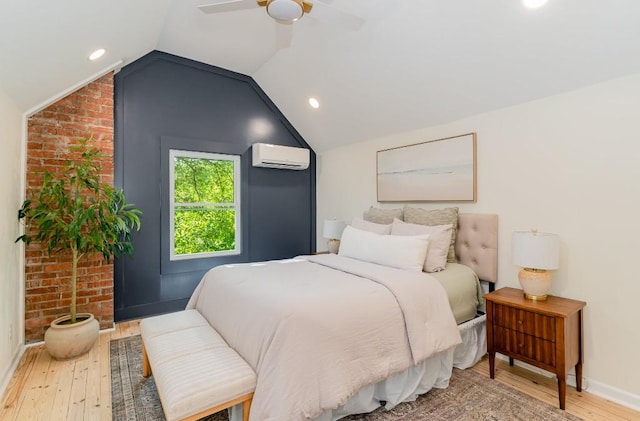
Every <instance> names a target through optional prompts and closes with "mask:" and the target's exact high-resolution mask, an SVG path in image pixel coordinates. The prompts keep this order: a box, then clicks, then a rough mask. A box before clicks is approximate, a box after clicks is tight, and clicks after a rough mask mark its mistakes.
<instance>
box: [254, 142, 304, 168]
mask: <svg viewBox="0 0 640 421" xmlns="http://www.w3.org/2000/svg"><path fill="white" fill-rule="evenodd" d="M253 166H254V167H265V168H280V169H286V170H306V169H307V168H309V149H304V148H293V147H291V146H280V145H269V144H267V143H254V144H253Z"/></svg>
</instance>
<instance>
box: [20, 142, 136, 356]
mask: <svg viewBox="0 0 640 421" xmlns="http://www.w3.org/2000/svg"><path fill="white" fill-rule="evenodd" d="M104 158H105V155H104V154H102V153H101V152H100V151H99V150H98V149H97V148H96V147H95V146H93V145H92V140H91V139H82V140H80V141H79V144H78V145H77V146H72V147H70V148H69V159H67V160H66V161H65V162H64V166H63V168H62V170H61V171H60V172H56V174H55V175H54V174H52V173H51V172H49V171H44V172H43V178H42V186H41V188H40V189H39V191H38V192H34V191H31V192H28V194H27V199H26V200H25V201H24V203H23V204H22V207H21V208H20V210H19V211H18V218H19V219H24V221H25V225H26V227H25V233H24V234H23V235H21V236H20V237H18V238H17V239H16V242H18V241H24V242H25V243H26V244H29V243H31V242H32V241H35V242H38V243H40V245H41V247H42V248H44V249H46V250H47V251H48V252H49V255H51V254H54V253H70V255H71V279H70V283H71V285H70V287H71V288H70V289H71V308H70V313H69V314H68V315H65V316H62V317H59V318H57V319H56V320H54V321H53V322H52V323H51V326H50V327H49V329H47V331H46V332H45V348H46V349H47V351H49V353H50V354H51V356H53V357H54V358H56V359H67V358H73V357H76V356H79V355H82V354H84V353H85V352H88V351H89V350H90V349H91V347H92V346H93V344H94V343H95V341H96V339H97V337H98V332H99V323H98V321H97V320H95V318H94V317H93V315H92V314H90V313H77V312H76V295H77V278H78V262H80V261H81V260H82V259H83V258H84V257H85V256H87V255H91V254H94V253H100V254H102V256H103V257H104V258H105V259H106V260H107V262H108V261H110V259H111V257H112V256H121V255H123V254H129V255H131V254H132V253H133V245H132V243H131V233H132V231H133V229H136V230H139V229H140V215H141V214H142V212H141V211H140V210H138V209H136V208H134V207H133V205H131V204H128V203H126V200H125V196H124V193H123V191H122V189H116V188H114V187H113V186H111V185H109V184H108V183H105V182H104V181H102V180H101V178H100V174H101V168H102V166H101V160H102V159H104Z"/></svg>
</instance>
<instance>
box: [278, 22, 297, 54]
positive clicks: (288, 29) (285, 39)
mask: <svg viewBox="0 0 640 421" xmlns="http://www.w3.org/2000/svg"><path fill="white" fill-rule="evenodd" d="M292 38H293V25H291V24H289V25H287V24H282V23H278V24H276V49H278V50H280V49H282V48H289V47H291V39H292Z"/></svg>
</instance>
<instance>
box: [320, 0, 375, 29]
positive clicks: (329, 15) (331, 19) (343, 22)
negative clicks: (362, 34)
mask: <svg viewBox="0 0 640 421" xmlns="http://www.w3.org/2000/svg"><path fill="white" fill-rule="evenodd" d="M309 16H313V17H314V18H315V19H317V20H319V21H321V22H322V23H328V24H331V25H337V26H341V27H343V28H347V29H352V30H354V31H357V30H358V29H360V28H362V25H364V22H365V21H364V19H363V18H361V17H359V16H356V15H354V14H351V13H348V12H344V11H342V10H340V9H337V8H335V7H333V6H330V5H328V4H327V3H323V2H320V1H314V2H313V10H312V11H311V13H309Z"/></svg>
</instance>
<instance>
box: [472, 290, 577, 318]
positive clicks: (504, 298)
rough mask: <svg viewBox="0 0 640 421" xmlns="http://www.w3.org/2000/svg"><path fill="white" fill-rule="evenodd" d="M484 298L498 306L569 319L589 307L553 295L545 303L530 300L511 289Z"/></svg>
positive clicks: (495, 292) (522, 293)
mask: <svg viewBox="0 0 640 421" xmlns="http://www.w3.org/2000/svg"><path fill="white" fill-rule="evenodd" d="M484 298H485V299H486V300H488V301H491V302H494V303H498V304H506V305H509V306H512V307H517V308H521V309H523V310H529V311H534V312H536V313H543V314H549V315H552V316H561V317H567V316H568V315H570V314H573V313H575V312H577V311H580V310H582V308H583V307H584V306H586V305H587V303H585V302H584V301H578V300H572V299H569V298H562V297H556V296H553V295H550V296H549V298H548V299H547V300H545V301H539V300H530V299H528V298H525V297H524V292H523V291H522V290H521V289H517V288H509V287H505V288H500V289H499V290H497V291H494V292H490V293H489V294H485V295H484Z"/></svg>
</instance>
